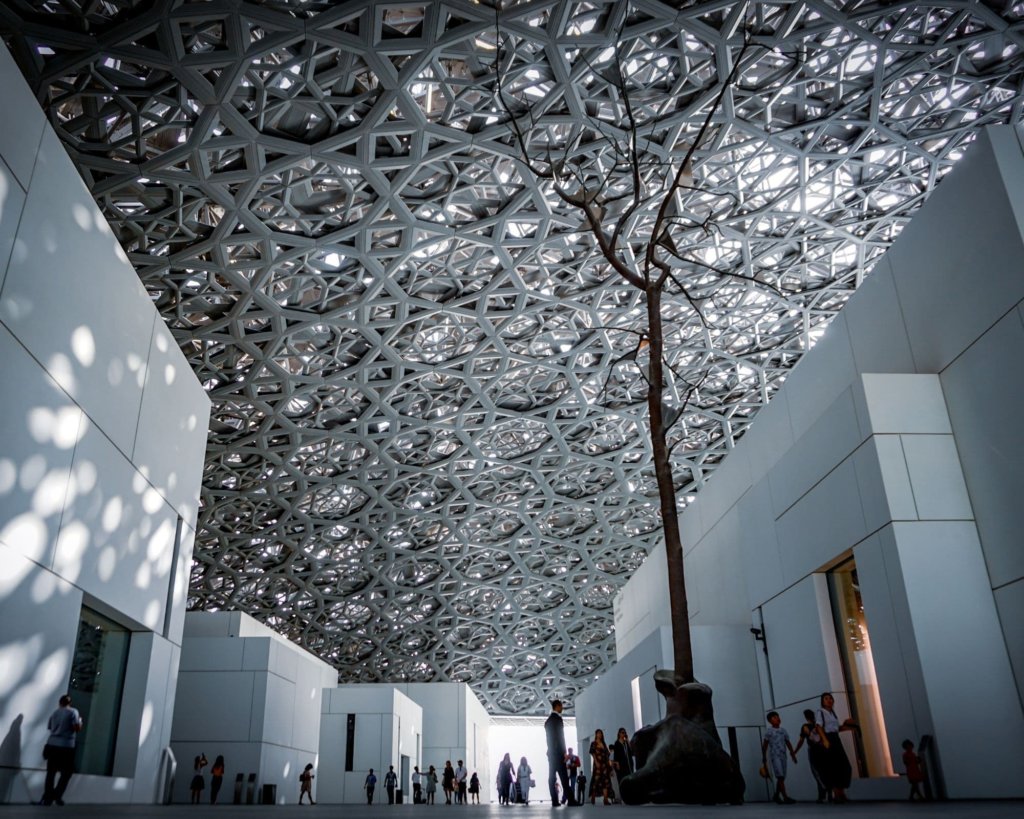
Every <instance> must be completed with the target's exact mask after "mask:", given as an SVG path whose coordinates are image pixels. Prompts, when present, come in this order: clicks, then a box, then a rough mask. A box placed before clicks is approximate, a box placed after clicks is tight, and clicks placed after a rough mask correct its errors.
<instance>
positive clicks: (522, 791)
mask: <svg viewBox="0 0 1024 819" xmlns="http://www.w3.org/2000/svg"><path fill="white" fill-rule="evenodd" d="M532 777H533V768H531V767H530V763H529V762H527V761H526V757H525V756H524V757H523V758H522V759H520V760H519V769H518V770H517V771H516V780H517V781H518V782H519V795H520V796H522V797H523V804H525V805H529V804H530V782H531V778H532Z"/></svg>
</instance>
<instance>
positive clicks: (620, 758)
mask: <svg viewBox="0 0 1024 819" xmlns="http://www.w3.org/2000/svg"><path fill="white" fill-rule="evenodd" d="M633 767H634V766H633V748H632V747H631V746H630V744H629V733H628V732H627V731H626V729H625V728H620V729H619V732H618V733H617V734H616V735H615V743H614V744H613V745H612V790H613V791H614V793H615V801H616V802H621V801H622V795H621V794H620V793H619V780H620V779H622V777H624V776H629V775H630V774H631V773H633Z"/></svg>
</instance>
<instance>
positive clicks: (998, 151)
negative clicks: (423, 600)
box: [578, 127, 1024, 798]
mask: <svg viewBox="0 0 1024 819" xmlns="http://www.w3.org/2000/svg"><path fill="white" fill-rule="evenodd" d="M1022 259H1024V149H1022V143H1021V135H1020V132H1015V131H1014V129H1012V128H1010V127H1002V128H993V129H989V130H987V131H985V132H983V133H982V134H981V135H979V138H978V140H977V143H976V144H975V145H974V146H973V147H972V149H971V150H970V151H969V152H968V154H967V156H966V157H965V158H964V160H963V161H962V162H961V164H960V165H959V166H958V167H957V168H956V169H954V171H953V172H952V173H951V174H950V175H949V177H947V178H946V179H945V180H944V181H943V182H942V184H941V185H940V186H939V188H938V189H937V191H936V192H935V194H934V195H933V196H932V197H931V199H930V200H929V202H928V203H927V204H926V205H925V207H924V208H923V209H922V210H921V212H920V213H919V214H918V215H917V216H916V217H915V219H914V220H913V222H912V223H911V224H910V225H909V226H908V227H907V228H906V229H905V231H904V232H903V234H902V235H901V236H900V237H899V239H898V240H897V241H896V242H895V244H894V245H893V247H892V248H891V249H890V251H889V252H888V253H887V254H886V255H885V256H884V257H883V258H882V259H881V260H880V261H879V263H878V264H877V265H876V266H875V268H874V270H873V272H872V274H871V276H870V277H869V278H868V279H867V280H866V282H865V284H864V285H863V286H862V287H861V288H860V289H859V290H858V292H857V293H856V294H855V295H854V296H853V297H852V298H851V300H850V302H849V304H848V305H847V306H846V307H845V308H844V310H843V311H842V312H841V313H840V314H839V316H838V317H837V318H836V319H835V320H834V321H833V322H832V324H831V326H830V327H829V329H828V330H827V332H826V333H825V334H824V336H823V337H822V339H821V341H820V342H819V344H818V345H817V346H816V347H815V349H814V350H813V351H811V352H810V353H809V354H808V355H806V356H805V357H804V359H803V360H802V361H801V362H800V364H799V365H798V366H797V367H796V368H795V369H794V371H793V372H792V373H791V375H790V376H789V378H788V379H787V381H786V384H785V386H784V387H783V388H782V390H780V392H779V393H778V394H777V395H776V396H775V397H774V398H773V399H772V401H771V403H770V404H769V406H768V407H767V408H766V409H765V410H763V411H762V412H761V413H760V414H759V415H758V417H757V419H756V422H755V423H754V425H753V426H752V428H751V429H750V431H749V432H748V433H747V435H746V436H745V437H744V438H743V440H742V441H741V442H740V443H739V445H738V446H737V447H736V449H735V450H734V451H733V452H732V453H731V454H730V456H729V458H728V459H726V461H725V463H724V465H723V466H722V468H721V469H719V471H718V472H717V473H716V474H715V476H714V479H713V480H711V481H710V482H709V484H708V485H707V487H706V488H705V489H704V490H703V491H702V492H701V494H700V495H699V496H698V498H697V500H696V501H695V502H694V503H693V504H691V505H690V506H689V507H688V508H687V509H686V511H685V513H684V514H683V516H682V529H683V541H684V544H686V546H685V563H686V572H687V590H688V593H689V595H690V599H691V625H692V627H693V629H694V633H695V635H696V634H697V633H699V631H700V629H701V628H702V627H704V626H721V627H730V628H732V629H734V634H735V635H737V636H738V635H739V634H740V632H741V631H742V629H743V628H744V627H746V628H749V627H751V626H757V627H762V626H763V627H764V630H765V633H766V636H767V645H768V657H767V661H766V659H765V657H764V655H763V654H762V652H761V651H760V650H756V651H754V652H753V655H751V654H750V651H749V649H748V648H746V647H742V646H741V645H740V644H739V643H736V644H734V645H732V646H727V645H724V644H719V645H715V646H713V647H712V650H711V651H710V652H709V653H706V654H705V656H704V657H701V656H700V652H699V650H698V649H697V648H696V646H695V668H696V671H697V675H698V677H700V678H702V679H707V680H708V681H709V682H711V677H714V676H720V675H719V671H720V669H722V668H726V667H728V668H731V669H732V672H731V673H735V674H738V675H741V676H746V677H751V678H753V679H756V680H758V681H759V683H760V686H761V692H762V697H761V699H762V702H761V703H757V705H758V706H761V705H763V706H764V707H765V708H768V707H775V708H777V709H778V710H779V711H780V712H781V714H782V717H783V723H784V724H785V725H787V726H789V727H790V728H791V729H795V728H796V727H797V726H798V725H799V722H800V719H799V713H800V710H801V709H802V708H803V707H805V706H806V705H808V704H816V703H817V695H818V694H819V693H820V692H821V691H823V690H829V689H831V690H834V691H835V692H836V694H837V703H838V704H837V710H838V711H839V712H840V713H845V712H846V711H847V708H848V703H847V700H846V696H845V690H844V689H845V685H846V683H845V680H844V675H843V671H842V667H841V664H840V658H839V653H838V648H837V643H836V636H835V628H834V625H833V622H832V614H831V611H830V604H829V597H828V590H827V587H826V583H825V577H826V576H825V574H824V573H825V572H826V571H827V570H828V569H829V568H831V567H832V566H833V565H835V564H836V563H837V562H838V561H840V560H842V559H844V558H846V557H848V556H850V555H852V556H853V557H854V558H855V559H856V561H857V567H858V573H859V580H860V588H861V594H862V597H863V603H864V611H865V616H866V618H867V621H868V624H869V627H870V639H871V647H872V652H873V656H874V666H875V671H876V673H877V686H878V691H879V695H880V699H881V702H882V708H883V713H884V722H885V738H884V739H885V741H887V744H888V747H889V750H890V754H891V756H892V758H893V760H894V761H895V764H896V768H897V770H898V769H899V767H900V765H899V744H900V742H901V741H902V740H903V739H904V738H906V737H910V738H912V739H914V740H917V739H919V737H920V736H921V735H922V734H926V733H927V734H932V735H934V737H935V741H936V743H937V746H938V749H939V754H940V757H941V762H942V765H941V769H942V773H943V774H944V776H945V783H946V787H947V789H948V793H949V795H950V796H951V797H954V798H958V797H959V798H970V797H1020V796H1022V795H1024V784H1022V782H1021V780H1020V778H1019V777H1018V776H1016V775H1015V771H1018V770H1020V767H1021V765H1022V764H1024V741H1022V737H1024V730H1022V729H1024V718H1022V708H1021V701H1022V694H1024V648H1022V647H1024V617H1022V616H1021V615H1022V614H1024V556H1022V555H1024V552H1022V550H1021V549H1020V547H1019V542H1020V540H1019V532H1020V531H1021V528H1022V526H1021V524H1022V523H1024V520H1022V519H1021V518H1022V516H1024V511H1022V505H1021V504H1020V502H1019V498H1020V497H1021V495H1022V490H1024V459H1022V458H1021V456H1020V453H1021V452H1024V440H1022V437H1024V433H1022V431H1021V428H1020V424H1019V421H1018V420H1017V417H1016V415H1017V413H1016V407H1017V406H1019V404H1020V402H1021V399H1022V397H1024V395H1022V391H1024V388H1022V387H1021V384H1024V378H1022V376H1024V363H1022V362H1024V355H1022V353H1024V309H1022V308H1024V302H1022V299H1024V264H1022V262H1021V260H1022ZM655 560H663V556H659V555H652V558H651V559H650V560H649V563H650V562H652V561H655ZM644 568H645V569H646V566H645V567H644ZM659 577H663V573H661V574H660V575H659V573H658V572H657V571H656V570H652V572H651V573H650V575H646V574H641V573H638V576H637V579H636V580H634V581H631V582H630V583H629V584H627V586H626V589H625V590H624V592H623V594H622V595H621V597H620V600H619V601H618V602H617V606H616V630H617V635H618V633H619V632H620V631H621V634H622V638H621V642H618V637H617V644H618V646H619V651H620V654H619V656H620V663H621V662H625V661H626V659H627V658H628V657H630V656H631V652H634V651H636V650H638V647H639V646H642V645H644V644H645V643H644V639H645V636H646V635H647V634H650V632H651V631H652V630H654V629H656V628H658V627H660V626H663V625H668V610H667V607H666V606H664V604H663V602H662V603H660V604H657V605H656V607H655V606H649V605H647V603H646V601H647V600H655V601H659V600H663V598H664V592H663V591H658V590H656V589H653V588H652V584H654V586H657V584H658V578H659ZM749 639H750V641H751V642H750V643H749V644H748V645H752V644H753V638H752V637H751V638H749ZM696 642H697V638H696V637H695V643H696ZM759 648H760V644H759V645H758V649H759ZM769 665H770V668H769ZM609 676H610V675H609ZM605 679H608V676H606V677H605V678H604V679H602V680H601V681H599V683H598V685H601V684H602V683H604V682H605ZM596 687H597V686H595V688H596ZM588 693H589V692H588ZM598 693H599V694H600V699H601V700H603V701H605V702H606V701H608V700H610V699H613V698H620V699H621V698H623V697H626V698H628V697H629V692H628V691H627V690H626V689H624V688H623V686H622V684H621V683H619V684H618V685H617V686H616V687H615V690H614V691H613V690H610V688H609V690H599V691H598ZM740 695H742V693H741V691H739V690H735V691H734V692H732V693H727V692H723V691H719V692H718V693H716V716H717V718H718V721H719V723H720V724H727V723H726V722H725V720H724V719H723V714H722V709H723V707H725V708H727V709H729V710H732V711H734V713H735V714H737V715H738V717H739V718H743V715H744V712H745V710H747V709H748V708H749V704H737V703H733V702H732V701H731V700H732V698H733V697H734V696H740ZM595 699H597V697H595ZM583 701H584V700H583V698H581V702H583ZM588 707H594V708H599V707H601V703H599V702H596V701H595V702H594V703H593V705H592V706H591V705H590V703H589V702H588ZM578 713H580V712H578ZM580 718H581V719H583V717H582V714H581V716H580ZM754 770H756V766H755V769H754ZM791 773H792V775H791V777H790V781H789V782H788V783H787V784H789V785H790V787H791V792H794V793H795V795H796V796H797V797H798V798H807V797H811V796H813V793H814V788H813V784H812V782H811V780H810V777H809V775H808V771H807V769H806V765H802V766H797V769H796V770H795V771H793V772H791ZM744 774H745V776H746V777H747V782H748V787H749V786H750V784H751V783H752V782H756V774H755V773H754V771H753V770H750V768H749V765H748V766H745V768H744ZM904 789H905V785H904V784H901V783H900V782H899V780H896V779H887V778H884V777H880V778H872V779H871V780H862V781H859V782H857V783H855V787H854V792H855V794H860V795H862V796H888V795H899V794H901V793H902V791H903V790H904ZM756 795H757V794H756V793H751V792H750V791H749V790H748V796H756Z"/></svg>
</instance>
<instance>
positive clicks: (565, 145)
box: [495, 18, 782, 736]
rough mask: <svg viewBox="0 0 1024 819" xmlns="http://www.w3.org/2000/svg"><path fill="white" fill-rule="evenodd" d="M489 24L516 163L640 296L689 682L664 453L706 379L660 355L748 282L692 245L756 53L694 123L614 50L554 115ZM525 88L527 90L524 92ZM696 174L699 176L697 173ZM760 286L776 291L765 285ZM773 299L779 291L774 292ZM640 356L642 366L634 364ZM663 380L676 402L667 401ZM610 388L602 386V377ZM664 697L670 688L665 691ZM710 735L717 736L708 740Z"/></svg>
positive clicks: (639, 53) (733, 57)
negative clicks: (545, 186)
mask: <svg viewBox="0 0 1024 819" xmlns="http://www.w3.org/2000/svg"><path fill="white" fill-rule="evenodd" d="M509 36H511V35H507V34H505V33H503V32H502V31H501V28H500V18H499V25H498V28H497V56H496V60H495V64H496V75H497V88H496V93H495V96H496V100H497V105H498V106H499V108H500V110H501V112H503V113H504V118H505V122H506V123H507V126H508V128H509V129H510V132H511V134H512V136H513V144H514V148H515V150H516V152H517V155H518V159H519V161H520V162H521V163H522V165H523V167H525V168H526V169H527V171H528V172H529V173H530V174H532V175H533V176H534V177H535V178H537V179H538V180H546V181H547V182H548V183H550V184H549V189H550V190H551V191H553V192H554V194H555V195H556V196H557V197H558V198H559V199H560V200H561V201H562V202H563V203H565V204H566V205H569V206H570V207H572V208H574V209H575V210H576V211H578V212H579V214H580V215H581V217H582V222H583V225H584V226H585V227H586V229H587V230H588V231H589V232H590V234H591V236H592V237H593V240H594V242H595V244H596V246H597V248H598V249H599V251H600V253H601V256H602V257H603V261H604V262H605V263H606V264H607V267H608V268H609V269H610V270H611V271H614V274H615V275H617V276H619V277H620V278H621V279H622V281H623V282H624V283H626V284H628V285H629V286H631V287H634V288H636V289H637V290H639V291H640V292H641V293H643V298H644V304H645V306H646V313H647V326H646V328H645V329H642V330H640V331H636V330H634V331H633V332H634V333H635V337H636V339H637V341H636V345H635V347H634V348H633V349H632V350H630V351H629V352H628V353H627V354H626V355H624V356H622V357H620V358H619V359H618V360H617V361H616V362H615V363H616V364H618V363H620V362H622V361H624V360H626V359H629V360H630V361H636V362H637V363H638V364H640V365H641V366H639V372H640V377H641V378H643V379H644V380H645V381H646V393H647V395H646V398H647V409H648V417H649V432H650V440H651V446H652V451H653V459H654V470H655V475H656V479H657V486H658V495H659V502H660V508H661V517H662V524H663V530H664V539H665V551H666V559H667V569H668V585H669V597H670V601H671V618H672V638H673V653H674V658H673V659H674V662H675V679H676V681H677V682H690V681H693V680H694V673H693V651H692V647H691V640H690V629H689V612H688V604H687V597H686V584H685V581H684V575H683V552H682V541H681V538H680V533H679V520H678V507H677V500H676V482H675V479H674V476H673V470H672V463H671V456H672V448H673V446H674V445H678V444H679V443H680V442H682V441H684V440H685V435H676V436H675V440H674V442H673V440H672V439H671V437H670V432H671V430H672V427H673V424H675V423H676V422H677V421H678V419H679V418H680V417H682V416H683V411H684V410H685V409H686V404H687V403H688V402H689V401H690V400H691V399H692V398H693V397H694V396H695V395H696V394H697V393H698V391H699V388H700V385H701V382H702V381H703V379H704V378H705V377H706V376H707V372H706V371H705V372H704V373H703V374H701V373H695V372H688V373H684V372H681V371H680V370H679V369H678V368H677V367H676V366H675V365H674V364H673V361H672V358H671V357H670V356H668V355H666V352H667V351H666V336H665V321H664V312H663V306H664V303H665V301H666V299H671V300H673V301H681V303H682V304H684V305H685V306H687V307H688V309H690V310H692V311H693V312H694V313H695V314H696V316H697V317H698V318H699V320H700V322H701V324H702V326H703V327H704V328H705V329H707V330H710V329H713V328H712V322H711V321H710V320H709V319H708V317H707V316H706V315H705V310H704V301H705V296H704V295H702V294H703V293H704V292H706V290H707V288H706V287H705V284H706V282H707V281H708V280H709V278H710V279H715V280H720V279H722V278H737V279H746V281H747V282H748V283H750V282H753V281H754V280H752V279H747V277H745V276H743V275H742V274H740V273H737V272H735V271H732V270H728V269H723V268H720V267H718V266H716V265H715V264H714V263H713V262H712V261H708V260H707V259H706V258H702V256H701V255H700V254H699V253H697V252H695V251H694V245H695V241H694V239H695V238H703V237H705V236H706V235H707V234H710V233H711V232H713V231H715V230H717V229H718V226H719V224H720V223H721V222H722V221H723V220H725V219H726V218H728V217H729V216H731V215H732V214H733V213H734V212H735V211H736V209H737V208H738V206H739V203H738V202H737V200H736V198H735V197H734V195H733V194H732V193H730V192H726V191H720V190H716V189H715V187H714V186H713V185H711V184H705V183H702V182H701V181H700V179H699V177H700V174H699V162H698V159H699V157H700V156H701V154H702V151H704V150H706V149H707V147H708V146H709V145H711V144H713V143H714V141H715V139H716V136H717V135H718V134H719V131H720V128H719V125H718V123H717V122H716V115H718V114H719V112H720V110H721V108H722V105H723V101H724V100H725V99H726V95H727V94H728V92H729V90H730V89H731V88H733V87H734V86H735V85H736V84H737V82H738V77H739V76H740V72H741V70H742V67H743V66H744V65H745V61H746V60H747V58H748V57H749V56H750V51H751V49H752V46H751V42H750V39H749V38H747V37H744V38H742V39H741V40H740V41H739V42H738V43H737V47H736V49H735V51H734V52H733V53H731V54H729V55H726V56H727V57H728V59H729V60H730V61H731V65H730V66H729V67H728V69H727V70H726V71H725V72H724V73H720V74H719V75H718V76H717V77H714V78H712V79H709V80H708V82H707V86H706V89H705V93H704V95H703V96H704V98H705V100H706V101H705V103H704V108H706V110H705V111H703V114H704V115H703V119H702V120H699V121H698V123H697V124H695V125H690V124H689V123H688V121H687V119H686V118H685V117H682V116H681V115H680V107H681V106H682V102H681V101H680V100H679V99H677V98H676V97H675V96H674V95H673V93H672V90H671V89H670V88H668V87H665V86H663V85H656V86H654V87H646V88H645V87H644V86H643V77H644V74H645V71H646V69H647V65H646V62H647V61H649V60H651V59H652V54H651V52H650V50H646V51H645V50H644V49H643V48H635V49H634V48H633V47H632V45H631V44H630V43H627V42H622V41H620V42H619V43H617V44H616V46H615V47H614V48H613V49H611V51H612V53H611V54H610V55H608V53H607V52H608V50H607V49H606V50H605V54H604V55H602V56H603V57H604V59H603V61H602V62H601V63H600V64H597V63H596V62H590V61H589V60H588V58H587V56H586V55H585V54H584V53H583V52H582V51H581V53H580V57H579V59H580V60H583V61H584V63H585V72H584V73H585V76H584V78H583V79H582V80H581V81H582V82H588V83H590V84H591V85H592V86H595V87H596V86H600V87H601V93H600V94H595V98H596V99H598V102H596V103H595V104H594V106H593V107H592V108H590V109H588V110H586V111H582V112H581V111H575V112H574V111H567V110H553V109H552V108H550V107H548V106H549V105H550V101H549V100H545V99H543V98H541V96H540V95H539V94H538V93H537V92H536V88H537V86H538V76H537V74H538V70H537V68H536V66H533V65H530V64H528V63H526V62H525V61H523V60H522V58H520V56H519V55H518V54H517V52H516V49H515V48H514V47H513V48H508V47H506V46H507V39H508V37H509ZM531 89H533V90H532V91H531ZM695 168H696V171H695ZM755 284H756V285H757V286H759V287H760V286H763V287H766V288H770V289H777V288H775V287H774V286H773V285H771V284H769V283H767V282H764V281H757V282H755ZM779 295H782V294H781V293H779ZM645 358H646V359H647V362H648V363H647V364H646V366H643V364H642V360H643V359H645ZM670 380H672V381H674V382H675V383H674V384H673V385H672V386H673V390H672V391H673V393H674V395H673V398H674V402H675V403H674V404H669V403H667V402H666V393H667V389H668V386H669V382H670ZM606 386H607V381H606ZM662 693H666V696H668V693H667V692H665V691H663V692H662ZM716 736H717V734H716Z"/></svg>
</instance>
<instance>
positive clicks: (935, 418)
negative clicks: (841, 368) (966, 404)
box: [854, 373, 952, 435]
mask: <svg viewBox="0 0 1024 819" xmlns="http://www.w3.org/2000/svg"><path fill="white" fill-rule="evenodd" d="M854 398H855V401H856V402H857V405H858V414H859V415H860V417H861V424H862V427H863V428H864V432H865V434H867V433H868V432H873V433H875V434H884V433H921V434H928V433H931V434H934V435H944V434H949V433H950V432H952V429H951V428H950V425H949V415H948V413H947V411H946V401H945V397H944V396H943V394H942V384H941V383H940V381H939V378H938V376H936V375H928V374H924V375H921V374H912V373H901V374H896V373H865V374H863V375H861V376H860V378H859V379H857V381H856V382H855V385H854Z"/></svg>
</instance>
